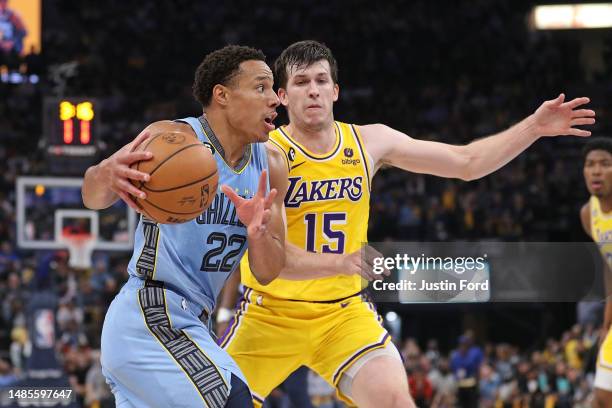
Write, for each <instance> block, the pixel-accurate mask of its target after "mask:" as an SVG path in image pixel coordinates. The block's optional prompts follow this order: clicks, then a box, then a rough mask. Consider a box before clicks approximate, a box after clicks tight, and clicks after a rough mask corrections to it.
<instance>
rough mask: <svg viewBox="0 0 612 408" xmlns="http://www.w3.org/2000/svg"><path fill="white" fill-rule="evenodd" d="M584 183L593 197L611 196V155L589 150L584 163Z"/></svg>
mask: <svg viewBox="0 0 612 408" xmlns="http://www.w3.org/2000/svg"><path fill="white" fill-rule="evenodd" d="M584 181H585V182H586V185H587V189H588V190H589V193H591V194H592V195H594V196H597V197H606V196H609V195H610V194H612V154H610V153H608V152H607V151H605V150H591V151H590V152H589V153H588V154H587V156H586V159H585V161H584Z"/></svg>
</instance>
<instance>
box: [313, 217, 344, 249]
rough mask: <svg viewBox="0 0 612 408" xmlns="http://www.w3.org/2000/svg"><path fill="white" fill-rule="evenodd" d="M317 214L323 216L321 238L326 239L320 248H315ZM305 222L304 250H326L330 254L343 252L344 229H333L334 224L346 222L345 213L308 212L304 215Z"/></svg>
mask: <svg viewBox="0 0 612 408" xmlns="http://www.w3.org/2000/svg"><path fill="white" fill-rule="evenodd" d="M317 215H321V216H322V218H323V225H322V227H323V228H322V231H321V233H322V234H323V238H324V239H325V240H326V241H327V243H326V244H323V245H322V246H321V249H320V250H319V248H315V243H316V242H317ZM304 223H305V224H306V250H307V251H308V252H327V253H330V254H343V253H344V243H345V238H346V237H345V235H344V231H338V230H335V229H333V227H334V226H335V225H345V224H346V213H324V214H317V213H310V214H306V215H305V216H304Z"/></svg>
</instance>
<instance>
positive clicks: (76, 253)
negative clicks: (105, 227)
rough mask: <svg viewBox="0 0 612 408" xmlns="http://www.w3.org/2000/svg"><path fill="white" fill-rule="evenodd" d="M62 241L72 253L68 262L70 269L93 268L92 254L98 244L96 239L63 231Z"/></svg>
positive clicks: (89, 235)
mask: <svg viewBox="0 0 612 408" xmlns="http://www.w3.org/2000/svg"><path fill="white" fill-rule="evenodd" d="M60 241H61V242H62V243H63V244H64V245H66V246H67V247H68V251H70V259H69V261H68V265H69V266H70V267H72V268H77V269H87V268H91V253H92V252H93V249H94V246H95V244H96V240H95V237H94V236H93V235H92V234H88V233H83V232H79V233H70V232H68V231H62V234H61V238H60Z"/></svg>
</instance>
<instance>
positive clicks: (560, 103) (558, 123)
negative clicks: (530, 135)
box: [531, 94, 595, 136]
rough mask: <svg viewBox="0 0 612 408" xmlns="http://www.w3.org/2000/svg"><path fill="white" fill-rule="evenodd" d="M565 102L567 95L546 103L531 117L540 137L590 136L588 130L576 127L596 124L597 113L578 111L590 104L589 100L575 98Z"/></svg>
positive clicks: (561, 95) (584, 110) (585, 110)
mask: <svg viewBox="0 0 612 408" xmlns="http://www.w3.org/2000/svg"><path fill="white" fill-rule="evenodd" d="M564 101H565V94H560V95H559V96H558V97H557V98H556V99H553V100H550V101H546V102H544V103H543V104H542V105H540V107H539V108H538V109H537V110H536V111H535V113H534V114H533V115H532V116H531V118H532V120H533V124H534V126H535V131H536V134H537V135H538V136H560V135H572V136H590V135H591V132H590V131H588V130H583V129H577V128H575V126H581V125H592V124H594V123H595V112H594V111H592V110H591V109H582V108H581V109H578V108H580V107H582V106H583V105H586V104H587V103H589V102H590V99H589V98H586V97H582V98H575V99H572V100H571V101H569V102H564Z"/></svg>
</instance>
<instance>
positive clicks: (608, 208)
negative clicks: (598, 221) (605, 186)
mask: <svg viewBox="0 0 612 408" xmlns="http://www.w3.org/2000/svg"><path fill="white" fill-rule="evenodd" d="M599 208H600V209H601V211H602V212H604V213H609V212H612V195H610V196H607V197H601V198H600V199H599Z"/></svg>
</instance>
